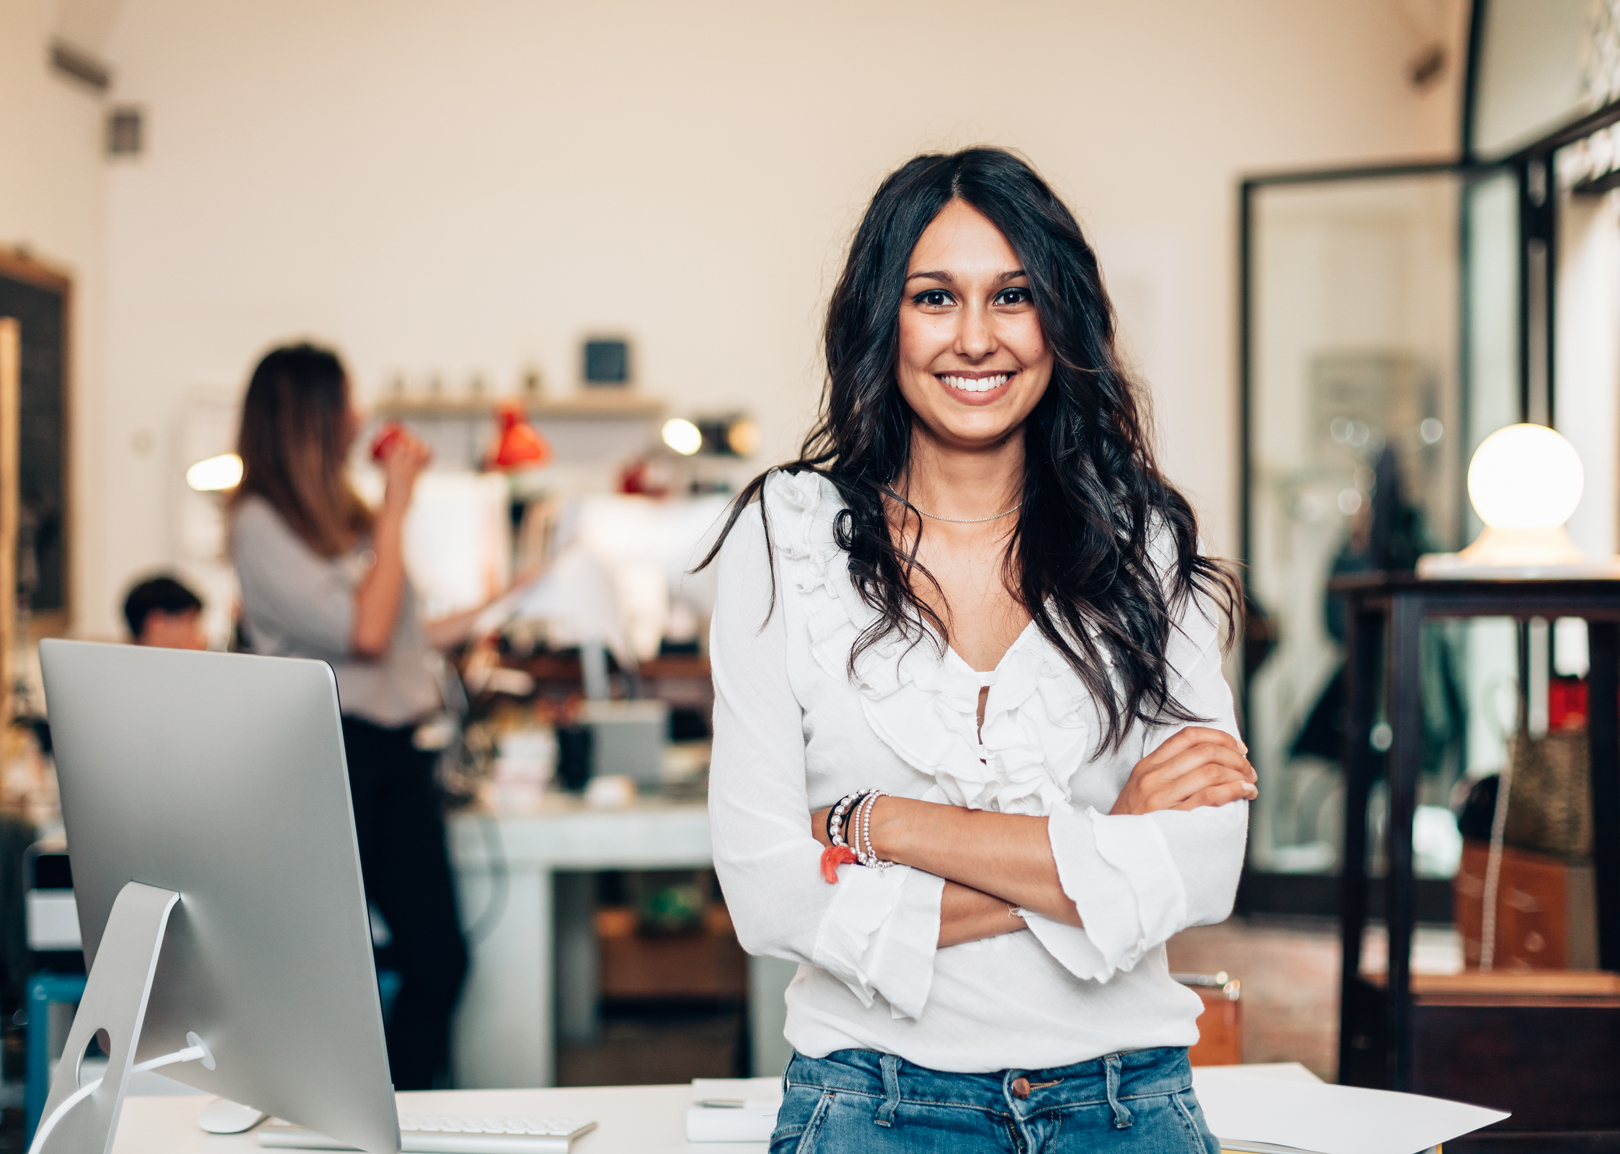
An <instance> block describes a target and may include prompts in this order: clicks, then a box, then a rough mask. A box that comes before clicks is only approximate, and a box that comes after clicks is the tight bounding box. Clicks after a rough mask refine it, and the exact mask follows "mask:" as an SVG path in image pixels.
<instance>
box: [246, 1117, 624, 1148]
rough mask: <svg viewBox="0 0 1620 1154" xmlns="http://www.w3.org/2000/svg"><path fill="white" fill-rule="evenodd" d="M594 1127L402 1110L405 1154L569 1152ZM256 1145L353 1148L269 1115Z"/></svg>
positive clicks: (551, 1120)
mask: <svg viewBox="0 0 1620 1154" xmlns="http://www.w3.org/2000/svg"><path fill="white" fill-rule="evenodd" d="M594 1129H596V1123H595V1122H586V1121H582V1120H581V1119H578V1118H464V1117H448V1116H445V1115H440V1114H414V1115H413V1114H401V1115H400V1116H399V1139H400V1146H399V1148H400V1150H401V1151H403V1152H404V1154H568V1147H569V1144H570V1143H572V1142H573V1140H574V1139H575V1138H578V1137H579V1136H580V1135H581V1134H586V1133H589V1132H590V1131H592V1130H594ZM259 1145H260V1146H269V1147H272V1148H274V1149H282V1150H354V1149H356V1147H354V1146H350V1145H348V1144H347V1143H345V1142H339V1141H338V1140H337V1139H335V1138H328V1137H326V1135H324V1134H317V1133H316V1132H315V1131H313V1130H305V1129H304V1128H303V1127H302V1126H294V1125H292V1124H290V1123H287V1122H283V1121H281V1120H280V1119H272V1120H270V1121H269V1122H266V1123H265V1124H264V1125H263V1126H260V1127H259Z"/></svg>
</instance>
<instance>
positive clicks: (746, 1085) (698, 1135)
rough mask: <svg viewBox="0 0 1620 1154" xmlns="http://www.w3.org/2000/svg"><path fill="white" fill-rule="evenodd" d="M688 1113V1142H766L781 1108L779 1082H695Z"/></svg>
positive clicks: (739, 1079) (719, 1080)
mask: <svg viewBox="0 0 1620 1154" xmlns="http://www.w3.org/2000/svg"><path fill="white" fill-rule="evenodd" d="M710 1101H721V1102H742V1103H743V1106H742V1107H741V1108H740V1109H739V1108H736V1107H724V1106H718V1107H717V1106H699V1105H697V1103H699V1102H710ZM692 1102H693V1104H692V1105H691V1106H689V1107H688V1108H687V1111H686V1140H687V1141H688V1142H767V1141H769V1140H770V1137H771V1131H773V1130H775V1129H776V1111H777V1109H778V1108H779V1107H780V1106H781V1105H782V1079H780V1078H693V1079H692Z"/></svg>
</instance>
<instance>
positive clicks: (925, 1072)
mask: <svg viewBox="0 0 1620 1154" xmlns="http://www.w3.org/2000/svg"><path fill="white" fill-rule="evenodd" d="M783 1086H784V1094H783V1097H782V1109H781V1111H780V1112H779V1113H778V1114H777V1116H776V1132H775V1133H774V1134H772V1135H771V1151H770V1154H790V1152H794V1154H884V1152H888V1151H907V1152H911V1151H919V1152H920V1151H936V1150H937V1151H963V1150H1002V1151H1008V1152H1010V1154H1037V1152H1038V1154H1079V1152H1080V1151H1087V1152H1090V1151H1099V1150H1106V1151H1109V1152H1110V1154H1114V1152H1118V1154H1220V1147H1219V1145H1218V1144H1217V1143H1216V1141H1215V1138H1214V1136H1213V1135H1212V1134H1210V1132H1209V1127H1208V1126H1207V1125H1206V1124H1205V1122H1204V1115H1203V1111H1201V1110H1200V1109H1199V1108H1198V1099H1197V1098H1195V1097H1193V1091H1192V1068H1191V1067H1190V1066H1189V1065H1188V1064H1187V1051H1186V1050H1183V1049H1176V1048H1169V1047H1167V1048H1163V1049H1156V1050H1134V1051H1131V1052H1128V1053H1123V1054H1109V1055H1107V1056H1106V1057H1102V1058H1097V1059H1094V1060H1093V1061H1090V1062H1080V1063H1078V1064H1077V1065H1073V1066H1062V1067H1058V1068H1056V1069H1052V1070H1003V1071H1001V1072H1000V1073H996V1074H947V1073H944V1072H942V1071H939V1070H929V1069H926V1068H925V1067H922V1066H914V1065H912V1064H911V1063H910V1062H907V1061H905V1060H904V1059H902V1058H897V1057H895V1056H894V1055H892V1054H879V1053H877V1052H876V1051H874V1050H836V1051H834V1052H833V1053H831V1054H828V1055H827V1056H826V1057H825V1058H806V1057H804V1056H803V1055H802V1054H794V1055H793V1059H792V1060H791V1061H790V1062H789V1063H788V1068H787V1072H786V1074H784V1075H783Z"/></svg>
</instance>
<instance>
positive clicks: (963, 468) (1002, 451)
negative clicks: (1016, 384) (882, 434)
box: [894, 422, 1024, 520]
mask: <svg viewBox="0 0 1620 1154" xmlns="http://www.w3.org/2000/svg"><path fill="white" fill-rule="evenodd" d="M894 488H895V491H896V492H897V493H899V494H900V495H901V496H903V497H905V498H906V499H907V500H908V501H910V502H911V503H912V504H914V505H915V506H917V507H918V508H919V509H926V510H927V511H928V512H929V513H932V514H934V515H935V516H937V517H951V518H956V519H960V520H970V519H975V518H979V517H993V516H995V515H996V514H997V513H1002V512H1005V511H1006V510H1008V509H1010V508H1012V507H1013V506H1014V505H1016V504H1018V502H1019V501H1020V500H1022V499H1023V491H1024V438H1023V430H1022V429H1019V430H1018V431H1016V432H1015V433H1014V434H1013V435H1012V436H1010V437H1007V438H1005V439H1004V440H1002V441H999V442H997V443H995V444H993V445H987V446H984V447H982V448H981V447H977V446H976V447H972V448H963V447H960V446H956V445H949V444H944V443H941V442H940V441H939V440H938V439H937V438H935V437H933V436H931V435H930V434H929V433H928V432H927V431H926V430H924V429H923V428H922V426H921V424H920V422H919V423H918V424H914V425H913V426H912V433H911V460H910V462H909V463H908V465H907V466H906V472H905V473H904V474H903V475H902V476H900V477H897V478H895V484H894Z"/></svg>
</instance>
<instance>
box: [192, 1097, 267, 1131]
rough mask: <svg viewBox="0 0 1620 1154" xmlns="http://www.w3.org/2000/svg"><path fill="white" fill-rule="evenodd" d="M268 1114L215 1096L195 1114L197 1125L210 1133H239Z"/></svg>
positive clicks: (262, 1119) (261, 1120)
mask: <svg viewBox="0 0 1620 1154" xmlns="http://www.w3.org/2000/svg"><path fill="white" fill-rule="evenodd" d="M268 1117H270V1115H268V1114H266V1113H265V1112H264V1111H263V1110H257V1109H255V1108H254V1107H252V1106H244V1105H242V1104H241V1103H240V1102H232V1101H231V1100H230V1099H228V1098H215V1099H214V1100H213V1101H212V1102H210V1103H208V1105H206V1106H204V1107H203V1108H202V1112H201V1113H199V1114H198V1115H197V1125H199V1126H201V1127H202V1128H203V1129H204V1130H207V1131H208V1132H209V1133H210V1134H240V1133H241V1132H242V1131H243V1130H251V1129H253V1127H255V1126H257V1125H258V1124H259V1123H260V1122H263V1121H264V1120H265V1119H266V1118H268Z"/></svg>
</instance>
